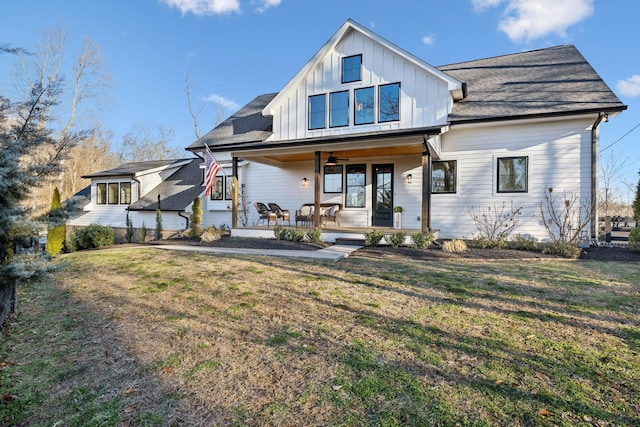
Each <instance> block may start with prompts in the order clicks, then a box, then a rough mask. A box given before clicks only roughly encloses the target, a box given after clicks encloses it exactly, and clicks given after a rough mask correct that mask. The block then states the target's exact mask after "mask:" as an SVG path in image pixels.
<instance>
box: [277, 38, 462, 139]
mask: <svg viewBox="0 0 640 427" xmlns="http://www.w3.org/2000/svg"><path fill="white" fill-rule="evenodd" d="M358 54H362V75H361V77H362V80H361V81H359V82H352V83H345V84H343V83H342V76H341V73H342V70H341V64H342V61H341V58H343V57H346V56H352V55H358ZM398 82H399V83H400V97H401V98H400V120H399V121H396V122H387V123H374V124H368V125H358V126H355V125H354V124H353V114H354V112H353V102H354V89H358V88H366V87H372V86H373V87H374V89H375V90H374V92H375V99H376V111H377V99H378V86H379V85H381V84H387V83H398ZM343 90H348V91H349V123H350V125H349V126H346V127H336V128H330V127H327V128H325V129H321V130H308V123H307V116H308V98H309V96H311V95H318V94H327V95H328V94H329V93H331V92H336V91H343ZM283 95H284V96H283ZM279 97H280V101H279V102H278V103H277V104H276V105H273V106H272V110H271V111H272V112H273V135H271V136H270V137H269V140H272V141H274V140H275V141H279V140H290V139H300V138H309V137H321V136H331V135H335V136H338V135H345V134H349V133H361V132H376V131H385V130H394V129H409V128H416V127H427V126H433V125H439V124H445V123H446V122H447V114H448V112H449V110H450V107H451V103H452V100H451V96H450V93H449V90H448V84H447V82H445V81H443V80H441V79H439V78H438V77H436V76H435V75H433V74H431V73H429V72H427V71H426V70H425V69H423V68H420V67H419V66H417V65H416V64H414V63H412V62H410V61H408V60H407V59H406V58H404V57H402V56H400V55H398V54H396V53H394V52H392V51H390V50H388V49H386V48H384V47H383V46H382V45H380V44H378V43H377V42H375V41H374V40H371V39H369V38H367V37H365V36H363V35H362V34H361V33H358V32H356V31H351V32H350V33H348V34H347V35H346V36H345V38H344V39H343V40H342V42H341V43H340V44H338V45H337V46H336V48H335V49H334V50H332V51H330V52H329V53H328V54H327V55H326V56H325V58H324V59H323V60H322V61H321V62H319V63H318V64H317V65H316V66H315V67H314V68H313V69H311V70H310V71H309V73H308V74H307V75H306V76H303V78H302V79H301V80H300V83H299V84H298V85H297V86H295V87H292V88H290V89H288V91H287V92H286V93H282V94H281V95H279ZM376 116H377V112H376ZM327 126H328V123H327Z"/></svg>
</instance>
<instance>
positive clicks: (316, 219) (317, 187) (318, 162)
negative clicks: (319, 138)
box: [313, 151, 322, 229]
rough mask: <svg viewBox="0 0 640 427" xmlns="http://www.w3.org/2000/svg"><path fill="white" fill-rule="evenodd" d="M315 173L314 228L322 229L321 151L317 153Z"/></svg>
mask: <svg viewBox="0 0 640 427" xmlns="http://www.w3.org/2000/svg"><path fill="white" fill-rule="evenodd" d="M314 164H315V167H314V169H315V172H314V193H313V205H314V207H313V226H314V228H318V229H319V228H320V179H321V176H320V168H321V167H322V166H321V156H320V151H316V152H315V162H314Z"/></svg>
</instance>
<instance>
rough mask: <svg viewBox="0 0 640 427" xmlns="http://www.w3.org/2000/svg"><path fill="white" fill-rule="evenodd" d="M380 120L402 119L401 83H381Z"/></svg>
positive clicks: (379, 89)
mask: <svg viewBox="0 0 640 427" xmlns="http://www.w3.org/2000/svg"><path fill="white" fill-rule="evenodd" d="M378 107H379V108H378V121H379V122H391V121H394V120H400V83H391V84H387V85H381V86H380V87H379V88H378Z"/></svg>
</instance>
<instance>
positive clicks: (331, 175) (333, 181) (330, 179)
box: [324, 165, 342, 193]
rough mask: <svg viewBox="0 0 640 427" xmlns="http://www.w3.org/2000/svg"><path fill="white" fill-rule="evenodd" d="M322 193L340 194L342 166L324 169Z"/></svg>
mask: <svg viewBox="0 0 640 427" xmlns="http://www.w3.org/2000/svg"><path fill="white" fill-rule="evenodd" d="M324 192H325V193H342V165H332V166H325V167H324Z"/></svg>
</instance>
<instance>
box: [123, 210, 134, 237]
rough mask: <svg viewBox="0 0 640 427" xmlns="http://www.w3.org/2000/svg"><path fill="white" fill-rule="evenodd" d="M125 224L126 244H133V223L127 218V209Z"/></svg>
mask: <svg viewBox="0 0 640 427" xmlns="http://www.w3.org/2000/svg"><path fill="white" fill-rule="evenodd" d="M125 224H126V225H127V231H126V234H125V238H126V239H127V243H131V242H133V222H131V219H130V218H129V209H127V219H126V222H125Z"/></svg>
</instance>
